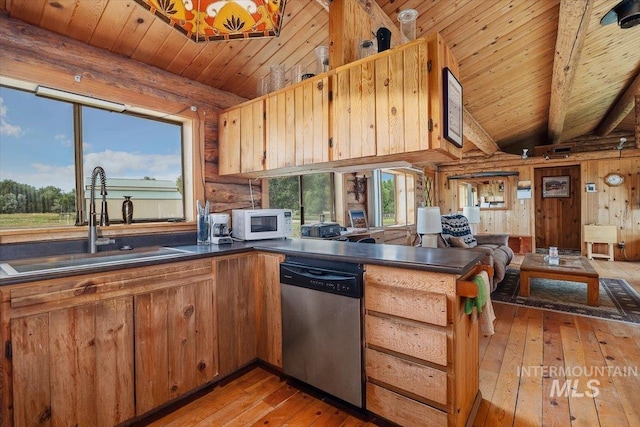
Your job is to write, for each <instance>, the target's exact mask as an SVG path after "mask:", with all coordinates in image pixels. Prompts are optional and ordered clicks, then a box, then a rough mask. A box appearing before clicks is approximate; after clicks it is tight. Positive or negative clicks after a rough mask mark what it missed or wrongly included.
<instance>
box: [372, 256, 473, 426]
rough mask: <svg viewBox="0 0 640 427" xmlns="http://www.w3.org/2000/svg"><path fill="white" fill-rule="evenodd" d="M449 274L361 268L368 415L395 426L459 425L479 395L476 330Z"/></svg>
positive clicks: (464, 421)
mask: <svg viewBox="0 0 640 427" xmlns="http://www.w3.org/2000/svg"><path fill="white" fill-rule="evenodd" d="M456 280H457V277H456V276H455V275H453V274H443V273H433V272H427V271H419V270H406V269H400V268H393V267H385V266H377V265H367V266H366V272H365V292H364V294H365V374H366V380H367V385H366V391H367V396H366V407H367V410H369V411H371V412H373V413H375V414H377V415H380V416H382V417H384V418H386V419H388V420H390V421H393V422H394V423H397V424H400V425H405V426H413V425H429V426H430V425H434V426H436V425H437V426H450V427H453V426H464V425H465V423H466V421H467V419H468V418H469V416H470V413H471V412H472V410H473V408H474V405H475V403H476V399H477V398H478V397H479V392H478V390H479V388H478V387H479V376H478V325H477V322H475V323H474V322H473V320H472V319H471V318H470V316H467V315H465V314H464V313H463V312H462V304H463V303H464V301H463V298H460V297H458V296H457V295H456Z"/></svg>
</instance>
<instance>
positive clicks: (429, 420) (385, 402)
mask: <svg viewBox="0 0 640 427" xmlns="http://www.w3.org/2000/svg"><path fill="white" fill-rule="evenodd" d="M367 410H369V411H371V412H373V413H374V414H376V415H380V416H381V417H384V418H386V419H388V420H389V421H393V422H394V423H397V424H399V425H403V426H446V425H447V414H446V413H445V412H443V411H440V410H438V409H435V408H432V407H431V406H428V405H425V404H423V403H420V402H417V401H415V400H413V399H409V398H408V397H405V396H402V395H400V394H398V393H394V392H393V391H390V390H387V389H385V388H383V387H380V386H377V385H375V384H371V383H367Z"/></svg>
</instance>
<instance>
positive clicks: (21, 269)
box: [0, 246, 191, 277]
mask: <svg viewBox="0 0 640 427" xmlns="http://www.w3.org/2000/svg"><path fill="white" fill-rule="evenodd" d="M188 253H191V252H189V251H185V250H181V249H176V248H169V247H166V246H150V247H144V248H136V249H130V250H117V251H105V252H98V253H96V254H87V253H79V254H68V255H55V256H48V257H38V258H25V259H19V260H13V261H6V262H3V263H0V276H2V275H4V276H10V277H15V276H18V277H19V276H24V275H32V274H42V273H52V272H61V271H76V270H79V269H87V268H93V267H100V266H107V265H116V264H127V263H134V262H138V261H152V260H156V259H166V258H174V257H178V256H180V255H184V254H188ZM1 273H4V274H1Z"/></svg>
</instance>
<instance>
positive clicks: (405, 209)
mask: <svg viewBox="0 0 640 427" xmlns="http://www.w3.org/2000/svg"><path fill="white" fill-rule="evenodd" d="M383 174H389V175H394V204H395V218H394V224H391V225H386V226H385V225H384V212H383V210H384V209H383V204H382V203H383V200H382V197H383V196H382V181H383V179H382V176H383ZM408 176H412V183H409V182H408V179H407V177H408ZM419 176H422V177H424V174H421V173H419V172H418V171H416V170H413V169H409V168H381V169H374V170H373V171H372V184H373V191H372V196H373V197H372V199H371V202H370V209H371V211H372V212H373V215H371V217H372V218H373V221H372V223H373V224H370V226H373V227H376V228H393V227H410V226H413V225H415V223H416V207H417V202H416V201H417V195H416V186H417V182H418V179H419ZM398 177H402V178H403V179H402V181H403V182H402V183H401V185H398ZM399 202H400V203H399ZM400 216H402V217H403V218H404V223H400V224H399V223H398V222H399V221H398V218H399V217H400Z"/></svg>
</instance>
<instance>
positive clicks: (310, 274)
mask: <svg viewBox="0 0 640 427" xmlns="http://www.w3.org/2000/svg"><path fill="white" fill-rule="evenodd" d="M362 278H363V266H362V264H353V263H344V262H327V261H323V260H316V259H312V258H303V257H296V258H295V259H291V258H287V259H286V260H285V261H284V262H283V263H281V264H280V283H282V284H285V285H294V286H300V287H303V288H309V289H315V290H317V291H321V292H330V293H334V294H339V295H344V296H348V297H352V298H362Z"/></svg>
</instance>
